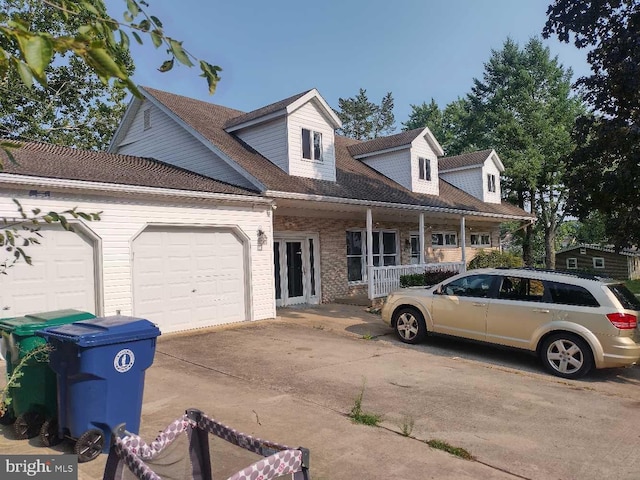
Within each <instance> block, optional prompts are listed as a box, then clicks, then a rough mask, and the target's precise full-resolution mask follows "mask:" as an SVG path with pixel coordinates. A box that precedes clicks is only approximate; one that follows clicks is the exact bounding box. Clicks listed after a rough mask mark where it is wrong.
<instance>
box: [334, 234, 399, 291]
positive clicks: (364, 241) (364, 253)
mask: <svg viewBox="0 0 640 480" xmlns="http://www.w3.org/2000/svg"><path fill="white" fill-rule="evenodd" d="M346 231H347V232H360V234H361V235H362V253H361V254H360V257H361V258H362V262H361V265H362V280H353V281H349V280H348V278H349V271H348V268H349V266H348V265H347V284H348V285H363V284H366V283H367V281H368V276H367V231H366V230H360V229H358V228H348V229H347V230H346ZM371 233H373V234H374V235H375V234H376V233H378V234H380V233H393V234H395V236H396V242H395V243H396V245H395V247H396V253H395V254H394V256H395V257H396V260H395V264H396V265H399V264H400V244H399V242H400V233H399V232H398V231H397V230H392V229H388V228H387V229H385V228H383V229H378V230H372V232H371ZM380 246H381V247H382V244H381V245H380ZM383 250H384V249H383ZM351 256H352V257H355V256H356V255H351ZM376 256H379V257H381V258H382V257H390V256H391V254H387V255H385V254H384V253H382V252H381V253H378V254H375V253H374V257H376ZM345 258H348V256H347V255H346V253H345ZM382 263H384V262H382ZM379 266H383V265H379Z"/></svg>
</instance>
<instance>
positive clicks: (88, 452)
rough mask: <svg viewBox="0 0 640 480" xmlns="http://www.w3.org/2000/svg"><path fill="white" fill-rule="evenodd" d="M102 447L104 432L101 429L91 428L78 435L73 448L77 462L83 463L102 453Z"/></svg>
mask: <svg viewBox="0 0 640 480" xmlns="http://www.w3.org/2000/svg"><path fill="white" fill-rule="evenodd" d="M103 447H104V434H103V433H102V430H98V429H97V428H92V429H91V430H87V431H86V432H84V433H83V434H82V435H80V438H78V440H77V441H76V446H75V448H74V450H75V452H76V454H77V455H78V462H80V463H85V462H90V461H91V460H93V459H95V458H97V457H98V455H100V454H101V453H102V448H103Z"/></svg>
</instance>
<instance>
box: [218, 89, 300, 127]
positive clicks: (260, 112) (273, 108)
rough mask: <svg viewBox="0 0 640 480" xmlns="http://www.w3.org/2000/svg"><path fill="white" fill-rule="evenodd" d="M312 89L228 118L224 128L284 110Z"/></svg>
mask: <svg viewBox="0 0 640 480" xmlns="http://www.w3.org/2000/svg"><path fill="white" fill-rule="evenodd" d="M310 91H311V90H307V91H306V92H302V93H298V94H296V95H292V96H291V97H289V98H285V99H284V100H280V101H279V102H275V103H272V104H271V105H267V106H266V107H261V108H258V109H256V110H253V111H251V112H249V113H245V114H241V115H238V116H237V117H234V118H232V119H230V120H227V122H226V123H225V124H224V128H230V127H234V126H236V125H240V124H241V123H245V122H250V121H251V120H255V119H256V118H260V117H263V116H265V115H269V114H271V113H275V112H278V111H280V110H283V109H285V108H287V107H288V106H289V105H290V104H292V103H293V102H295V101H296V100H298V99H299V98H302V97H304V96H305V95H306V94H307V93H309V92H310Z"/></svg>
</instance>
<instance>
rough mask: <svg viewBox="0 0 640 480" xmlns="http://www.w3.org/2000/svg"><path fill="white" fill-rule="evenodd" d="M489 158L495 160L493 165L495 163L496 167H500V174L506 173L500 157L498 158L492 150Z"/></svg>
mask: <svg viewBox="0 0 640 480" xmlns="http://www.w3.org/2000/svg"><path fill="white" fill-rule="evenodd" d="M488 158H490V159H491V160H493V163H495V165H496V167H498V170H499V171H500V173H502V172H504V164H503V163H502V161H501V160H500V157H499V156H498V154H497V153H496V151H495V150H491V153H490V154H489V157H488Z"/></svg>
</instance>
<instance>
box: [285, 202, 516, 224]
mask: <svg viewBox="0 0 640 480" xmlns="http://www.w3.org/2000/svg"><path fill="white" fill-rule="evenodd" d="M276 208H277V209H276V212H275V215H277V216H279V217H285V216H291V217H305V218H335V219H342V220H345V219H347V220H353V219H356V220H362V221H363V222H364V221H365V220H366V215H367V208H368V207H367V206H363V205H351V204H342V203H330V202H310V201H305V200H293V199H282V198H280V199H278V200H277V201H276ZM371 210H372V215H373V220H374V222H387V221H388V222H406V223H412V224H417V223H418V219H419V216H420V212H421V211H420V210H417V209H402V208H398V207H377V206H376V207H372V208H371ZM424 214H425V222H426V223H429V222H430V221H433V222H437V223H446V222H451V223H456V224H457V223H459V222H460V215H459V214H452V213H444V212H431V211H428V210H426V209H425V210H424ZM465 217H466V221H467V226H475V225H487V226H488V225H495V224H497V223H502V222H504V221H506V220H505V219H501V218H492V217H486V216H477V215H474V214H473V213H472V212H470V213H469V214H468V215H465Z"/></svg>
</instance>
